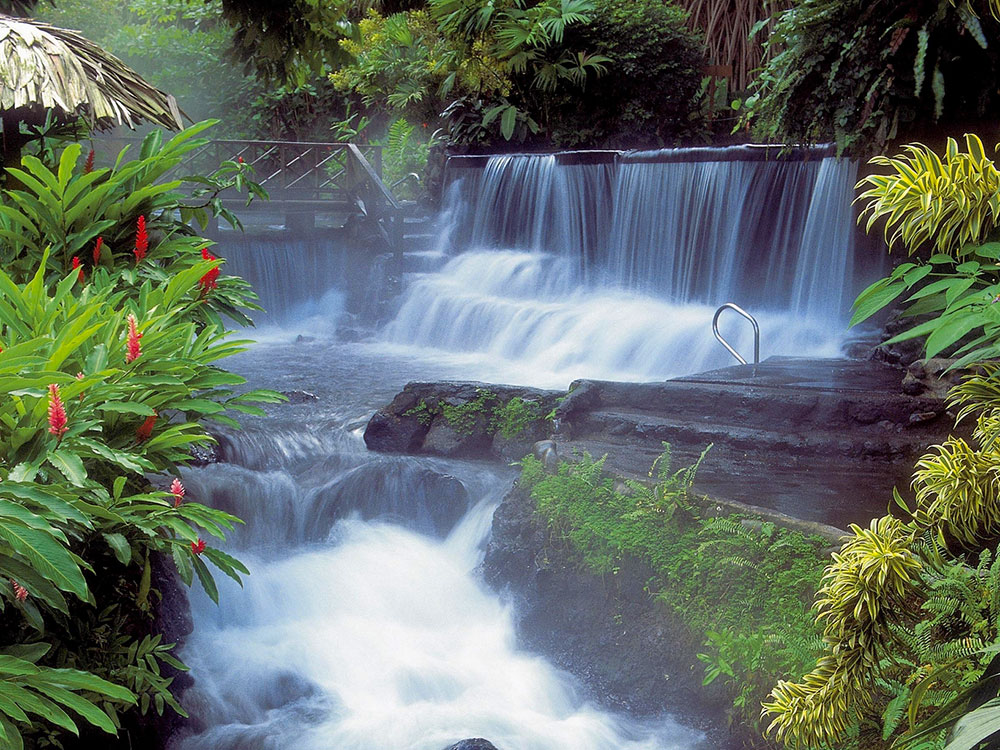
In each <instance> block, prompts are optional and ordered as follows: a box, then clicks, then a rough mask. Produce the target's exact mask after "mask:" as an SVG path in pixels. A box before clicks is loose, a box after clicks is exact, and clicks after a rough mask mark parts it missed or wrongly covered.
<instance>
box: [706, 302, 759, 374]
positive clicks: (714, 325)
mask: <svg viewBox="0 0 1000 750" xmlns="http://www.w3.org/2000/svg"><path fill="white" fill-rule="evenodd" d="M727 308H728V309H729V310H735V311H736V312H738V313H739V314H740V315H742V316H743V317H744V318H746V319H747V320H749V321H750V323H751V325H753V363H754V364H755V365H756V364H759V363H760V326H759V325H757V319H756V318H755V317H754V316H753V315H751V314H750V313H748V312H747V311H746V310H744V309H743V308H742V307H740V306H739V305H735V304H733V303H732V302H727V303H726V304H724V305H723V306H722V307H720V308H719V309H718V310H716V311H715V317H714V318H712V333H714V334H715V338H716V339H718V341H719V343H720V344H722V345H723V346H724V347H726V351H728V352H729V353H730V354H732V355H733V356H734V357H736V359H737V360H739V363H740V364H741V365H746V364H749V363H748V362H747V361H746V360H745V359H743V357H741V356H740V353H739V352H738V351H736V350H735V349H733V347H731V346H730V345H729V342H728V341H726V340H725V339H724V338H722V334H721V333H719V316H720V315H722V312H723V310H726V309H727Z"/></svg>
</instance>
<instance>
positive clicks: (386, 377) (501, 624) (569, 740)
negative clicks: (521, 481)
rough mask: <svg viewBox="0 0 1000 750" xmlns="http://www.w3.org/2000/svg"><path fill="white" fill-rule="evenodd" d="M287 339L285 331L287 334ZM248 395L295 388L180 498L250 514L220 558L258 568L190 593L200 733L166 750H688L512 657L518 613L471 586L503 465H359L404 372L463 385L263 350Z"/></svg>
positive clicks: (421, 367) (365, 356) (327, 348)
mask: <svg viewBox="0 0 1000 750" xmlns="http://www.w3.org/2000/svg"><path fill="white" fill-rule="evenodd" d="M286 338H292V337H290V336H289V337H286ZM236 367H237V369H239V370H241V371H242V372H243V373H244V374H246V375H247V377H248V378H249V379H250V380H251V381H252V382H253V384H254V385H260V386H269V387H275V388H283V389H291V388H301V387H308V388H309V389H310V390H311V391H313V392H314V394H315V395H316V396H317V397H318V400H317V401H310V402H307V403H302V404H289V405H285V406H282V407H277V408H275V409H274V410H273V411H274V414H273V415H272V416H271V417H270V418H268V419H267V420H250V421H249V423H248V424H247V425H245V429H244V430H243V431H241V432H238V433H233V434H227V435H224V436H223V439H222V441H221V451H222V458H223V462H220V463H218V464H214V465H210V466H207V467H204V468H200V469H191V470H188V471H185V472H184V475H183V480H184V482H185V485H186V486H187V489H188V496H189V497H192V498H198V499H201V500H205V501H207V502H210V503H212V504H213V505H215V506H217V507H221V508H224V509H226V510H229V511H232V512H233V513H236V514H237V515H239V516H241V517H243V518H244V519H246V521H247V525H246V527H244V528H241V529H239V530H238V531H237V532H236V533H235V534H234V535H233V536H232V537H231V538H230V540H229V542H228V544H227V548H228V549H229V551H230V552H231V553H232V554H234V555H236V556H238V557H240V558H241V559H242V560H243V561H244V562H246V563H247V564H248V567H249V568H250V569H251V571H252V575H251V576H249V577H248V578H247V580H246V584H245V588H244V589H242V590H241V589H240V588H239V587H238V586H236V584H235V583H234V582H232V581H229V580H228V579H224V580H222V581H220V589H221V598H220V601H221V603H220V605H219V606H218V607H217V606H216V605H214V604H212V603H211V602H210V601H209V600H208V599H207V597H206V596H204V595H203V594H201V593H200V592H199V593H197V594H196V595H194V596H193V597H192V605H193V610H194V622H195V628H194V632H193V633H192V635H191V636H190V637H189V639H188V641H187V643H186V645H185V647H184V649H183V651H182V653H181V656H182V657H183V658H184V659H185V660H186V661H187V662H188V663H190V664H192V665H193V666H194V667H195V668H194V671H193V676H194V679H195V685H194V687H193V688H191V689H190V690H188V691H187V693H186V694H185V696H184V703H185V705H186V706H187V708H188V710H189V711H190V712H191V714H192V715H193V716H194V717H195V721H196V723H195V725H194V729H193V731H188V732H185V733H184V734H182V735H180V736H178V737H176V738H175V739H174V741H173V743H172V750H387V749H389V748H391V749H392V750H408V749H409V750H442V748H444V747H446V746H447V745H449V744H451V743H453V742H456V741H458V740H460V739H463V738H466V737H475V736H485V737H488V738H489V739H491V740H492V741H493V742H494V743H495V744H496V745H497V746H498V747H499V748H501V749H502V750H560V749H565V750H691V749H693V748H696V747H703V745H702V744H701V737H702V736H701V734H700V733H699V732H697V731H694V730H691V729H686V728H684V727H682V726H680V725H679V724H677V723H676V722H675V721H674V720H672V719H671V718H670V717H669V716H663V717H660V718H658V719H655V720H646V721H635V720H633V719H629V718H627V717H625V716H621V715H616V714H612V713H608V712H606V711H602V710H600V709H598V708H596V707H595V706H594V705H592V704H591V703H589V702H588V700H587V699H586V698H585V696H584V694H583V692H582V691H581V689H580V688H579V686H578V685H577V684H576V683H575V682H574V680H573V679H572V678H571V677H569V676H568V675H567V674H565V673H563V672H560V671H558V670H556V669H554V668H553V667H552V666H551V665H549V664H548V663H547V662H546V661H545V660H544V659H543V658H541V657H539V656H535V655H531V654H527V653H524V652H522V651H519V650H518V648H517V646H516V639H515V634H514V626H513V623H514V620H513V613H512V612H511V611H510V609H509V608H508V607H507V606H506V605H504V604H503V603H502V602H501V600H500V599H498V598H497V596H496V595H494V594H493V593H492V592H489V591H488V590H487V589H486V588H485V587H484V586H483V584H482V583H481V582H480V581H479V580H478V578H477V576H476V575H475V569H476V567H477V566H478V564H479V563H480V562H481V560H482V555H483V549H484V543H485V540H486V537H487V535H488V533H489V529H490V522H491V518H492V514H493V510H494V508H495V507H496V504H497V503H498V502H499V499H500V495H501V494H502V493H503V492H504V491H505V489H506V487H507V486H509V483H510V480H511V477H512V471H511V470H510V469H506V468H502V467H501V468H491V467H488V466H484V465H483V464H479V463H476V462H468V461H466V462H463V461H444V460H440V459H428V458H411V457H402V456H399V457H394V456H382V455H378V454H373V453H369V452H367V451H366V450H365V448H364V444H363V442H362V441H361V439H360V437H359V435H358V434H357V429H356V427H355V425H356V423H357V421H358V417H359V416H361V415H364V414H366V413H370V411H371V409H372V408H374V407H375V406H376V405H378V404H380V403H384V402H385V400H387V399H388V398H389V397H390V396H391V393H392V392H393V391H394V390H395V389H396V388H398V387H399V384H400V383H402V382H405V380H407V379H410V378H413V377H415V376H422V377H435V378H440V377H448V376H451V377H455V376H457V375H459V374H460V373H457V372H455V371H454V370H449V369H444V368H442V367H441V366H439V365H432V364H430V363H429V362H427V361H424V362H423V363H414V362H412V361H405V360H400V359H395V358H393V357H391V356H387V355H385V354H384V353H373V352H372V351H371V348H370V347H368V348H366V347H364V346H359V345H345V344H337V343H335V342H332V341H330V340H328V339H324V340H317V341H314V342H308V341H307V342H303V341H297V342H296V341H295V340H294V339H293V340H291V341H286V342H285V343H280V342H278V341H276V340H272V341H271V342H270V343H268V344H262V345H259V346H258V347H256V348H255V349H254V351H253V352H251V353H249V354H246V355H242V356H241V357H240V358H238V359H237V361H236Z"/></svg>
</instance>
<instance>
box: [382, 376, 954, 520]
mask: <svg viewBox="0 0 1000 750" xmlns="http://www.w3.org/2000/svg"><path fill="white" fill-rule="evenodd" d="M904 375H905V373H904V371H903V370H901V369H898V368H894V367H891V366H889V365H885V364H882V363H879V362H871V361H864V360H847V359H798V358H789V357H773V358H771V359H768V360H765V361H764V362H762V363H760V364H758V365H739V366H735V367H727V368H724V369H720V370H713V371H710V372H704V373H699V374H697V375H692V376H688V377H684V378H677V379H674V380H668V381H659V382H653V383H621V382H608V381H596V380H580V381H577V382H576V383H574V384H573V385H572V387H571V388H570V391H569V393H568V395H565V398H563V399H562V400H560V401H558V402H557V398H558V397H560V396H564V394H561V393H558V392H554V391H538V390H536V389H530V388H520V387H512V386H488V385H485V384H481V383H478V384H477V383H411V384H410V385H408V386H406V388H405V389H404V391H403V392H401V393H400V394H399V395H397V397H396V398H395V399H394V401H393V402H392V404H389V405H387V406H386V407H384V408H383V409H380V410H379V412H377V413H376V414H375V416H374V417H373V418H372V419H371V421H370V422H369V424H368V428H367V430H366V432H365V441H366V442H367V444H368V446H369V447H370V448H372V449H373V450H383V451H391V452H403V453H424V454H437V455H453V456H460V455H465V456H469V457H480V458H481V457H484V456H486V455H490V454H492V455H494V456H495V457H498V458H503V459H508V460H509V459H512V458H519V457H520V456H522V455H524V453H525V452H527V450H529V449H530V446H531V442H532V441H534V440H538V439H540V438H545V437H547V435H546V434H544V429H542V428H541V427H539V429H538V430H532V431H531V432H532V434H530V435H528V434H525V435H523V436H521V442H520V443H518V442H515V443H514V444H506V445H505V444H502V443H501V442H500V441H499V440H498V438H497V436H490V435H487V434H479V433H476V432H475V431H474V432H473V434H471V435H457V434H455V432H454V430H451V429H449V428H448V426H447V425H445V424H443V422H442V420H437V421H434V422H433V423H430V424H428V423H426V421H425V422H423V423H421V422H420V421H419V420H418V417H417V416H414V415H415V413H416V411H418V409H415V407H417V406H418V405H419V404H421V403H437V402H439V401H440V402H443V403H449V404H452V405H458V404H460V403H464V402H466V401H469V400H471V399H473V398H475V397H476V395H477V394H478V393H480V392H481V391H482V389H483V388H488V389H490V390H493V391H494V392H495V393H497V395H498V397H499V398H500V399H502V400H503V401H506V400H508V399H509V398H511V397H513V396H515V395H516V396H520V397H524V398H529V399H532V400H535V401H536V402H537V403H539V404H541V406H542V407H544V408H543V409H542V412H543V413H544V412H548V411H549V409H550V408H551V406H552V405H555V404H557V403H558V406H557V408H556V417H557V419H556V421H555V425H554V426H555V433H554V434H553V435H551V437H552V439H553V440H554V441H555V443H556V446H557V449H558V453H559V454H560V455H561V456H563V457H571V456H572V455H574V454H582V453H584V452H586V453H589V454H590V455H591V456H594V457H599V456H602V455H605V454H606V455H607V462H606V468H607V469H608V470H609V471H611V472H613V473H615V474H618V475H621V476H626V477H632V478H639V479H645V478H648V472H649V469H650V466H651V465H652V464H653V461H654V460H655V459H656V457H657V456H658V455H660V453H661V452H662V451H663V443H665V442H666V443H670V445H671V449H672V456H673V466H674V467H675V468H681V467H683V466H686V465H689V464H690V463H692V462H693V461H695V460H696V459H697V458H698V456H699V455H700V454H701V452H702V451H703V450H704V449H705V447H706V446H708V445H709V444H711V445H712V448H711V450H710V451H709V452H708V455H707V456H706V458H705V461H704V463H703V464H702V465H701V468H700V470H699V472H698V476H697V479H696V482H695V490H696V491H698V492H701V493H704V494H706V495H708V496H710V497H711V498H713V499H717V500H722V501H727V502H729V503H734V504H738V505H743V506H747V505H749V506H756V507H759V508H764V509H768V510H769V511H773V512H777V513H779V514H786V515H787V516H791V517H794V518H796V519H802V520H804V521H808V522H813V523H819V524H826V525H828V526H832V527H836V528H839V529H843V528H845V527H846V526H847V525H848V524H849V523H859V524H864V523H867V522H868V521H869V520H870V519H871V518H872V517H873V516H876V515H881V514H883V513H885V511H886V508H887V507H888V505H889V501H890V499H891V497H892V488H893V486H896V487H898V488H899V489H900V490H901V491H902V492H903V494H904V496H905V495H907V494H908V491H909V482H910V475H911V473H912V471H913V463H914V461H915V459H916V458H917V457H918V456H919V455H920V454H921V453H923V452H924V451H925V450H926V449H927V447H928V446H930V445H933V444H935V443H938V442H940V441H942V440H943V439H944V437H945V436H946V435H947V434H948V433H949V432H951V430H952V428H953V421H954V420H953V419H952V417H951V416H950V415H949V414H947V413H946V405H945V403H944V402H943V401H942V400H941V398H939V397H935V396H933V395H930V393H929V392H928V394H927V395H910V394H912V393H913V391H914V390H915V389H914V388H912V387H910V388H908V390H909V391H910V394H908V393H904V392H903V388H902V382H903V377H904ZM916 390H919V389H916ZM539 430H541V432H539ZM491 440H492V443H491ZM828 531H832V533H833V535H834V536H836V531H835V530H828Z"/></svg>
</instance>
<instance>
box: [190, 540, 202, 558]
mask: <svg viewBox="0 0 1000 750" xmlns="http://www.w3.org/2000/svg"><path fill="white" fill-rule="evenodd" d="M191 551H192V552H194V553H195V554H196V555H200V554H201V553H202V552H204V551H205V540H204V539H199V540H198V541H197V542H191Z"/></svg>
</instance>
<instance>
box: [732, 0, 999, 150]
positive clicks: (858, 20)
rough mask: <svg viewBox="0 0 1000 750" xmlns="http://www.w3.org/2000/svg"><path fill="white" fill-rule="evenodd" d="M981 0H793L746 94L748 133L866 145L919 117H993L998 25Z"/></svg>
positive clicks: (902, 132) (907, 132) (900, 133)
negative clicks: (750, 128)
mask: <svg viewBox="0 0 1000 750" xmlns="http://www.w3.org/2000/svg"><path fill="white" fill-rule="evenodd" d="M989 6H990V3H989V2H987V0H972V2H968V3H966V2H962V3H950V2H941V1H940V0H920V1H919V2H908V1H907V0H891V1H890V2H882V3H871V2H867V1H866V0H803V1H802V2H798V3H795V4H794V5H793V7H791V8H790V9H788V10H786V11H784V12H782V13H781V14H780V16H779V17H778V21H777V23H776V25H775V28H774V32H773V33H772V35H771V37H770V38H769V40H768V47H769V50H770V51H772V52H773V51H777V54H775V55H774V56H773V57H772V58H771V60H770V61H769V62H768V63H767V65H766V66H765V67H764V70H763V71H762V72H761V74H760V75H759V76H758V78H757V80H756V81H755V82H754V84H753V86H752V88H753V90H754V93H753V94H752V95H751V96H750V97H749V98H748V99H747V101H746V104H747V107H748V112H749V115H750V118H751V120H752V122H753V123H754V126H755V128H756V130H757V133H758V135H760V136H761V137H766V138H768V139H776V140H779V141H783V142H786V143H788V142H796V141H835V142H836V143H837V146H838V149H839V150H844V149H847V148H855V147H856V148H857V149H858V150H860V151H862V152H874V151H877V150H879V149H880V148H881V147H882V146H884V145H885V143H886V142H887V141H889V140H892V139H894V138H897V137H899V138H908V137H912V135H913V134H914V130H915V129H916V127H917V126H918V125H919V124H920V123H929V122H945V121H951V122H959V123H967V122H968V121H969V120H970V119H973V118H977V117H988V118H991V119H992V117H993V116H995V114H996V109H997V105H998V97H997V91H996V87H995V86H992V84H991V81H993V80H994V79H995V78H996V75H997V72H998V68H1000V58H998V57H997V51H996V49H997V45H996V44H995V42H996V41H997V39H998V38H1000V26H998V23H997V20H996V17H995V16H994V14H993V13H992V12H991V8H990V7H989Z"/></svg>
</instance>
